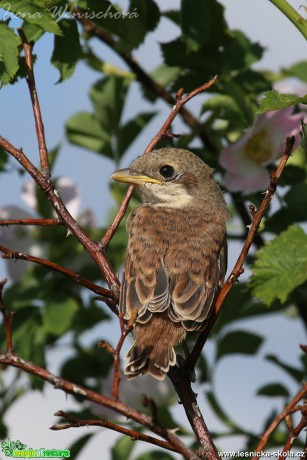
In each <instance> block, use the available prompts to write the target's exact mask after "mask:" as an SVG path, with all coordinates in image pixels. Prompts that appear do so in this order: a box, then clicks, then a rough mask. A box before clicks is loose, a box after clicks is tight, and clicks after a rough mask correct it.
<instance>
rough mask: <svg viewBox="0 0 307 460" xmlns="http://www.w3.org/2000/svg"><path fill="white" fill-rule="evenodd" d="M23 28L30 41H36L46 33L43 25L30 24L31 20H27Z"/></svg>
mask: <svg viewBox="0 0 307 460" xmlns="http://www.w3.org/2000/svg"><path fill="white" fill-rule="evenodd" d="M22 30H23V31H24V34H25V36H26V37H27V40H28V42H32V41H33V42H36V41H37V40H38V39H39V38H40V37H41V36H42V35H44V31H43V29H42V28H41V27H39V26H37V25H35V24H30V22H26V21H24V22H23V24H22Z"/></svg>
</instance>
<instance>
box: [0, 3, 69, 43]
mask: <svg viewBox="0 0 307 460" xmlns="http://www.w3.org/2000/svg"><path fill="white" fill-rule="evenodd" d="M0 8H3V9H4V10H5V9H8V8H9V12H10V13H13V14H14V15H15V16H18V17H19V18H21V19H24V21H26V22H29V23H30V24H35V25H37V26H39V27H40V28H41V29H43V30H44V31H45V32H51V33H53V34H56V35H61V33H62V32H61V29H60V28H59V26H58V25H57V23H56V21H55V20H54V19H53V18H52V15H51V13H50V12H49V10H48V8H44V7H42V6H39V5H37V4H36V3H35V2H32V1H27V0H9V1H7V0H0Z"/></svg>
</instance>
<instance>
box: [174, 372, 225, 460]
mask: <svg viewBox="0 0 307 460" xmlns="http://www.w3.org/2000/svg"><path fill="white" fill-rule="evenodd" d="M167 375H168V377H169V378H170V380H171V382H172V384H173V385H174V388H175V390H176V393H177V394H178V396H179V398H180V404H182V405H183V407H184V410H185V413H186V415H187V418H188V420H189V422H190V425H191V427H192V429H193V431H194V433H195V435H196V438H197V440H198V442H199V444H200V448H199V450H198V455H199V456H200V457H201V458H205V459H210V460H214V459H216V460H219V459H220V457H219V455H218V452H217V450H216V447H215V445H214V443H213V441H212V438H211V435H210V433H209V430H208V428H207V425H206V423H205V421H204V419H203V416H202V413H201V411H200V408H199V406H198V404H197V400H196V394H195V393H194V392H193V390H192V387H191V382H190V378H189V377H190V376H189V375H188V374H187V373H185V368H184V367H183V368H180V367H177V366H174V367H172V368H171V369H170V370H169V372H168V374H167Z"/></svg>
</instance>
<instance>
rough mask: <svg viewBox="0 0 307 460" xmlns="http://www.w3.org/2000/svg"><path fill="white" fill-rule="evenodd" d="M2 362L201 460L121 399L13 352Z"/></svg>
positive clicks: (0, 360) (0, 358)
mask: <svg viewBox="0 0 307 460" xmlns="http://www.w3.org/2000/svg"><path fill="white" fill-rule="evenodd" d="M0 363H2V364H6V365H9V366H13V367H16V368H18V369H22V370H23V371H25V372H27V373H29V374H32V375H36V376H37V377H39V378H40V379H42V380H45V381H46V382H48V383H50V384H51V385H53V386H54V387H55V388H57V389H60V390H62V391H64V392H65V393H69V394H72V395H74V396H79V397H80V396H83V397H84V399H86V400H88V401H92V402H94V403H96V404H99V405H101V406H104V407H107V408H109V409H112V410H114V411H115V412H117V413H119V414H122V415H124V416H125V417H127V418H129V419H131V420H134V421H135V422H137V423H139V424H141V425H143V426H145V427H147V428H148V429H150V430H151V431H152V432H153V433H155V434H157V435H158V436H161V437H162V438H164V439H166V441H167V442H168V443H169V444H170V445H171V446H172V447H173V450H174V451H175V452H179V453H180V454H181V455H182V456H183V457H184V458H185V459H187V460H200V457H199V456H198V455H196V454H195V452H194V451H192V450H191V449H189V448H188V447H186V446H185V445H184V444H183V443H182V442H181V441H180V439H179V438H178V437H177V436H175V435H174V434H173V432H172V431H171V430H167V429H165V428H163V427H161V426H159V425H156V424H155V423H154V421H153V419H152V417H149V416H147V415H144V414H142V413H141V412H138V411H137V410H135V409H133V408H132V407H130V406H127V405H126V404H124V403H122V402H120V401H114V400H113V399H111V398H107V397H106V396H103V395H101V394H99V393H96V392H94V391H92V390H89V389H88V388H85V387H82V386H81V385H76V384H75V383H72V382H69V381H68V380H65V379H62V378H60V377H57V376H55V375H54V374H51V373H50V372H49V371H47V370H46V369H44V368H42V367H40V366H37V365H35V364H33V363H31V362H29V361H25V360H23V359H22V358H20V357H19V356H17V355H15V354H13V353H5V354H0Z"/></svg>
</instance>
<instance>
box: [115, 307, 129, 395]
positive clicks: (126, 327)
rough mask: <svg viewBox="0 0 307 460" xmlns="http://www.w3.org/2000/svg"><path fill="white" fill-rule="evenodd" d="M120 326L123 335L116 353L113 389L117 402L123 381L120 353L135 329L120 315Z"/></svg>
mask: <svg viewBox="0 0 307 460" xmlns="http://www.w3.org/2000/svg"><path fill="white" fill-rule="evenodd" d="M119 324H120V329H121V335H120V338H119V341H118V344H117V347H116V350H115V353H114V364H113V387H112V397H113V398H114V399H115V400H117V399H118V392H119V384H120V381H121V378H120V353H121V350H122V347H123V344H124V341H125V339H126V337H127V336H128V335H129V334H130V332H131V331H132V329H133V324H127V325H125V321H124V315H123V314H122V313H120V314H119Z"/></svg>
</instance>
